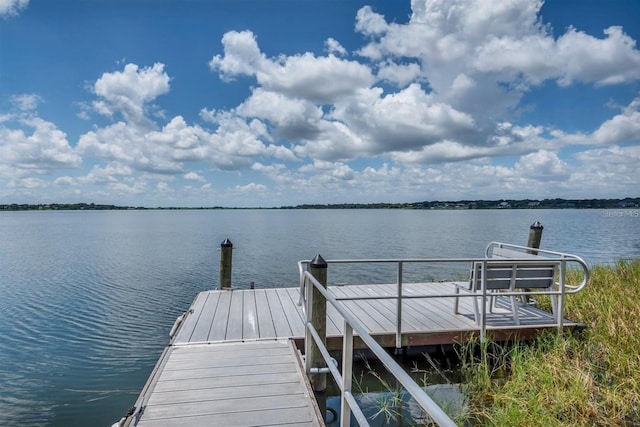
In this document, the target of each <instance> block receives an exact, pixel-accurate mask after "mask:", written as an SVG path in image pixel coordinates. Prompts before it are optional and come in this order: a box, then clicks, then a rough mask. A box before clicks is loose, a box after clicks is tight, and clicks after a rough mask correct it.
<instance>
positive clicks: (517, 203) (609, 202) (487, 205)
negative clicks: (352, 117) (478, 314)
mask: <svg viewBox="0 0 640 427" xmlns="http://www.w3.org/2000/svg"><path fill="white" fill-rule="evenodd" d="M637 207H640V197H636V198H630V197H627V198H625V199H572V200H567V199H544V200H531V199H524V200H504V199H503V200H459V201H447V202H442V201H424V202H414V203H340V204H329V205H322V204H309V205H297V206H282V207H279V208H234V207H221V206H213V207H157V208H145V207H131V206H116V205H97V204H94V203H51V204H17V203H12V204H0V211H34V210H35V211H37V210H127V209H159V210H163V209H165V210H180V209H625V208H637ZM633 216H637V214H636V212H634V213H633Z"/></svg>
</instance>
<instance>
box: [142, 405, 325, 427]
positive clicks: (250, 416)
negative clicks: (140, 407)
mask: <svg viewBox="0 0 640 427" xmlns="http://www.w3.org/2000/svg"><path fill="white" fill-rule="evenodd" d="M199 425H202V426H247V427H249V426H297V425H299V426H319V425H320V423H319V422H318V421H317V420H314V419H313V418H312V416H311V415H310V414H309V411H306V410H301V408H289V409H286V410H285V409H278V410H273V409H257V410H255V411H250V412H240V413H228V412H225V413H219V414H206V415H199V416H188V417H182V418H178V417H174V418H165V419H151V420H149V421H147V420H146V418H145V419H143V421H141V422H140V423H138V426H139V427H183V426H184V427H192V426H199Z"/></svg>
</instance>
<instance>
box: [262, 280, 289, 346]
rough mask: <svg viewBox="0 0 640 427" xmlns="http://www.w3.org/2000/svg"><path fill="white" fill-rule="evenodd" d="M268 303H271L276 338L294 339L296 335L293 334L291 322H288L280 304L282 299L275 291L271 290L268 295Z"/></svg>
mask: <svg viewBox="0 0 640 427" xmlns="http://www.w3.org/2000/svg"><path fill="white" fill-rule="evenodd" d="M267 301H268V302H269V309H270V310H271V316H272V319H273V327H274V329H275V331H276V336H278V337H294V336H295V335H293V334H292V333H291V327H290V326H289V321H288V320H287V317H286V315H285V313H284V310H283V308H282V304H281V303H280V297H279V296H278V293H277V291H276V290H275V289H269V292H268V293H267Z"/></svg>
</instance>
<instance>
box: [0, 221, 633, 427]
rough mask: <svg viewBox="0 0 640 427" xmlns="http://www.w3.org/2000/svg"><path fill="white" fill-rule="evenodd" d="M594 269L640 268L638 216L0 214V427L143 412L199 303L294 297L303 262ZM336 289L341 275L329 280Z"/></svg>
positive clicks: (94, 422)
mask: <svg viewBox="0 0 640 427" xmlns="http://www.w3.org/2000/svg"><path fill="white" fill-rule="evenodd" d="M535 221H540V222H541V223H542V224H543V225H544V234H543V237H542V245H541V246H542V248H546V249H552V250H558V251H563V252H570V253H575V254H577V255H580V256H582V257H583V258H584V259H585V260H586V261H587V262H588V263H589V264H592V265H593V264H602V263H609V262H612V261H613V260H614V259H619V258H640V215H639V211H638V210H487V211H480V210H465V211H430V210H202V211H200V210H195V211H91V212H82V211H70V212H53V211H51V212H49V211H44V212H3V213H0V314H1V316H2V327H1V331H2V332H1V335H0V336H1V339H0V414H1V415H0V417H2V418H1V421H0V424H2V425H3V426H72V425H73V426H75V425H84V426H109V425H111V423H113V422H115V421H117V420H118V419H119V418H120V417H121V416H123V415H124V414H125V413H126V412H127V410H128V409H129V408H130V407H131V406H132V405H133V404H134V402H135V399H136V397H137V395H138V394H139V392H140V389H141V388H142V386H143V385H144V383H145V381H146V379H147V377H148V375H149V373H150V372H151V370H152V368H153V366H154V364H155V362H156V361H157V359H158V357H159V355H160V353H161V351H162V349H163V348H164V346H165V345H166V344H167V342H168V331H169V329H170V327H171V325H172V324H173V322H174V320H175V318H176V317H177V316H178V315H180V314H181V313H182V312H183V311H185V310H186V309H187V308H188V307H189V305H190V303H191V302H192V300H193V298H194V297H195V295H196V293H197V292H199V291H202V290H206V289H212V288H216V287H217V282H218V274H219V272H218V267H219V252H218V248H219V246H220V243H221V242H222V241H223V240H224V239H225V238H227V237H228V238H229V239H230V240H231V241H232V242H233V244H234V253H233V285H234V287H239V288H244V287H248V286H249V283H250V282H252V281H253V282H255V284H256V287H277V286H296V285H297V266H296V262H297V261H298V260H299V259H310V258H312V257H313V256H315V255H316V254H318V253H319V254H321V255H322V256H323V257H325V258H326V259H336V258H420V257H424V258H427V257H438V256H442V257H477V256H481V255H482V254H483V250H484V247H485V246H486V244H487V243H488V242H490V241H493V240H498V241H505V242H510V243H516V244H526V242H527V238H528V233H529V226H530V225H531V224H532V223H533V222H535ZM330 280H331V275H330Z"/></svg>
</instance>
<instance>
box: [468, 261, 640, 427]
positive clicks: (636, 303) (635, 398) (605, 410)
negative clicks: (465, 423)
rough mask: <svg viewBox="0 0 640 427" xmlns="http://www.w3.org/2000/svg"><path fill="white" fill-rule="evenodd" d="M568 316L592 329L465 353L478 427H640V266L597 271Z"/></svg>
mask: <svg viewBox="0 0 640 427" xmlns="http://www.w3.org/2000/svg"><path fill="white" fill-rule="evenodd" d="M565 316H566V317H567V318H569V319H571V320H574V321H578V322H582V323H584V324H585V325H586V326H587V327H586V329H584V330H583V331H582V332H581V333H580V334H569V333H566V334H564V335H562V336H559V335H557V334H555V333H553V334H552V333H550V334H547V335H544V336H542V337H540V338H538V339H537V341H536V342H535V343H534V344H533V345H520V344H515V345H511V346H508V347H507V346H505V347H500V348H497V349H496V347H495V346H494V345H484V346H483V347H481V348H480V350H479V351H478V352H475V351H472V350H471V349H472V347H471V346H463V347H462V350H461V352H462V354H461V356H462V359H463V361H464V371H465V374H466V376H467V383H468V384H469V385H468V390H467V395H468V397H469V403H470V412H471V415H470V420H469V421H470V422H471V423H472V424H475V425H496V426H515V425H518V426H587V425H600V426H627V425H628V426H632V425H640V261H630V262H626V261H624V262H623V261H621V262H618V263H617V264H615V265H614V266H598V267H595V268H594V269H593V270H592V277H591V280H590V283H589V285H588V286H587V287H586V288H585V289H584V290H583V291H582V292H581V293H579V294H576V295H571V296H570V297H568V298H567V299H566V307H565Z"/></svg>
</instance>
